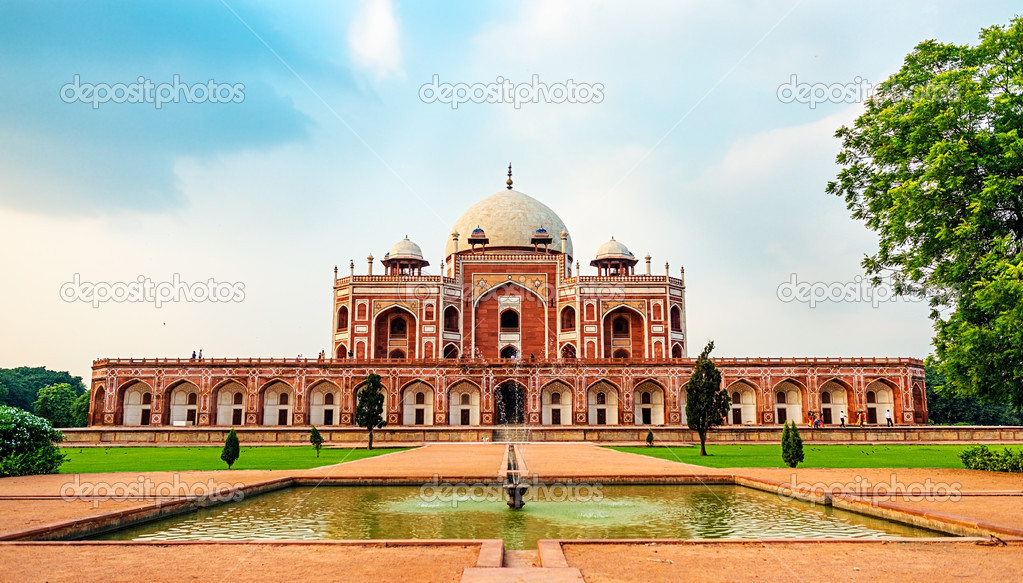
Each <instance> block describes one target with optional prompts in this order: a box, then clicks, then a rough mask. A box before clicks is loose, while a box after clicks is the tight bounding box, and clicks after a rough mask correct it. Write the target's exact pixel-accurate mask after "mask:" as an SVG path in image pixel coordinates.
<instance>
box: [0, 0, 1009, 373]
mask: <svg viewBox="0 0 1023 583" xmlns="http://www.w3.org/2000/svg"><path fill="white" fill-rule="evenodd" d="M1017 11H1018V8H1016V7H1014V6H1013V4H1011V3H1009V2H989V3H981V4H970V3H965V2H961V3H954V2H940V3H931V2H900V3H891V2H857V3H852V2H849V3H834V2H791V1H790V2H742V3H740V2H713V3H712V2H652V1H651V2H643V3H640V4H636V3H627V2H594V3H586V4H583V3H578V2H556V1H526V2H488V3H478V2H446V3H430V2H391V1H386V0H369V1H358V2H345V3H332V2H297V3H267V2H241V1H233V0H232V1H228V2H188V1H185V2H176V3H166V4H156V3H139V2H90V3H77V2H20V3H11V2H7V3H3V4H0V54H2V55H3V58H2V59H0V79H3V83H4V89H5V91H3V92H2V93H0V133H2V135H3V139H2V140H0V176H3V177H4V179H3V180H2V181H0V225H2V226H3V228H2V229H0V266H2V268H3V271H4V273H6V274H7V276H8V277H7V280H6V281H7V285H5V286H2V288H0V302H2V306H3V308H2V309H0V328H2V329H3V330H4V334H3V343H4V346H3V347H2V348H3V350H0V366H4V367H10V366H19V365H42V366H48V367H50V368H56V369H69V370H71V371H72V372H73V373H74V374H80V375H83V376H85V375H87V374H88V371H89V366H90V363H91V361H92V359H94V358H98V357H104V356H178V355H180V356H186V355H188V354H190V353H191V351H192V350H197V349H199V348H203V350H204V353H205V354H206V355H208V356H230V357H234V356H294V355H296V354H299V353H302V354H306V355H315V354H316V353H317V352H319V350H321V349H329V334H330V306H331V303H330V302H331V299H330V282H331V276H332V269H333V266H334V265H335V264H336V265H339V266H341V270H342V272H347V265H348V262H349V261H350V260H354V261H355V263H356V266H357V269H358V270H359V271H360V272H361V271H362V270H364V269H365V261H366V260H365V257H366V255H367V254H368V253H370V252H372V253H373V254H374V255H375V256H376V257H378V258H379V257H381V256H383V254H384V253H385V252H386V251H387V250H388V249H389V248H390V246H391V245H392V244H393V243H394V242H395V241H397V240H398V239H401V238H402V237H403V236H404V235H405V234H408V235H409V236H410V237H411V238H412V239H413V240H415V241H417V242H418V243H419V244H420V245H421V246H422V247H423V250H424V252H425V253H426V254H427V256H428V259H429V260H430V261H431V263H433V265H434V269H435V268H436V267H437V266H439V264H440V262H441V260H442V259H443V257H442V253H443V245H444V243H445V240H446V238H447V234H448V232H449V231H450V228H451V225H452V224H453V223H454V222H455V220H456V219H457V218H458V216H459V215H460V214H461V213H462V211H464V210H465V209H466V208H468V207H469V206H470V205H472V204H473V203H474V202H476V201H477V200H479V199H481V198H484V197H485V196H487V195H489V194H491V193H493V192H495V191H497V190H498V189H500V188H502V187H503V181H504V178H505V177H504V172H505V168H506V166H507V164H508V162H509V161H511V162H512V163H513V164H514V167H515V185H516V188H517V189H519V190H521V191H522V192H525V193H527V194H530V195H531V196H534V197H536V198H538V199H540V200H541V201H543V202H544V203H546V204H547V205H549V206H550V207H552V208H553V209H554V210H555V211H557V212H558V213H559V214H560V215H561V217H562V219H563V220H564V221H565V223H566V224H567V225H568V228H569V230H570V231H571V233H572V237H573V240H574V242H575V250H576V255H577V259H579V261H580V262H581V263H582V264H583V265H584V269H583V273H584V274H586V273H589V272H590V271H588V270H590V268H589V267H588V266H587V264H588V262H589V259H590V258H591V256H592V254H593V253H594V252H595V250H596V248H597V246H599V245H600V243H602V242H604V241H606V240H607V239H608V238H610V237H611V236H612V235H614V236H615V238H616V239H618V240H619V241H622V242H624V243H626V244H627V245H628V246H629V247H630V249H632V251H633V252H634V253H635V254H636V255H637V256H642V255H645V254H646V253H650V254H651V255H652V256H653V263H654V266H655V269H654V272H655V273H663V265H664V262H665V261H668V262H670V264H671V271H672V273H673V274H675V273H677V269H678V267H679V266H680V265H685V267H686V277H687V284H688V289H687V293H688V315H689V337H690V343H691V348H694V349H695V348H696V345H702V343H703V342H705V341H706V340H707V339H710V338H713V339H714V340H715V341H716V343H717V346H718V350H717V351H716V353H717V354H719V355H721V356H914V357H923V356H926V355H927V354H928V353H929V351H930V347H929V339H930V334H931V327H930V322H929V321H928V319H927V309H926V307H925V306H923V305H922V304H919V303H908V302H904V301H898V302H886V303H883V304H881V305H878V306H876V307H875V306H873V305H871V304H870V303H869V302H824V303H821V304H818V305H816V306H815V307H813V308H811V307H810V306H808V305H807V304H805V303H799V302H791V303H786V302H782V301H779V300H778V298H777V289H778V286H779V285H780V284H782V283H784V282H785V281H788V280H789V279H790V277H791V275H792V274H793V273H795V274H797V277H798V279H799V280H800V281H807V282H826V283H830V282H838V283H843V282H850V281H853V280H854V278H855V277H856V276H859V275H862V268H861V267H860V260H861V259H862V257H863V255H864V254H866V253H870V252H872V251H873V250H874V248H875V246H876V242H875V238H874V237H873V235H872V234H871V233H869V232H868V231H866V229H865V228H864V227H863V226H862V224H859V223H854V222H853V221H852V220H851V219H850V218H849V216H848V212H847V211H846V209H845V206H844V203H843V201H841V200H840V199H838V198H836V197H832V196H829V195H827V194H826V193H825V192H824V187H825V185H826V183H827V181H828V180H829V179H832V178H833V177H834V176H835V174H836V172H837V167H836V166H835V163H834V157H835V154H836V153H837V151H838V142H837V140H836V139H835V138H834V137H833V134H834V131H835V130H836V129H837V128H838V127H839V126H840V125H842V124H847V123H850V122H851V121H852V120H853V119H855V117H856V115H858V113H859V112H860V111H861V108H862V106H861V104H859V103H855V102H853V103H846V102H841V103H821V104H817V106H816V107H814V108H810V107H809V105H808V104H805V103H799V102H789V103H785V102H783V101H782V100H780V99H779V98H778V88H779V85H781V84H783V83H787V82H789V81H790V79H791V76H792V75H796V77H797V79H798V81H800V82H803V83H808V84H827V85H831V84H852V83H855V82H856V79H857V78H859V79H864V80H867V81H868V82H871V83H877V82H880V81H882V80H883V79H885V78H886V77H887V76H888V75H890V74H891V73H893V72H894V71H895V70H897V69H898V67H899V65H900V63H901V61H902V59H903V57H904V56H905V55H906V54H907V53H908V52H910V51H911V50H912V48H913V46H914V45H916V44H917V43H918V42H920V41H923V40H925V39H932V38H934V39H938V40H940V41H943V42H955V43H974V42H976V39H977V35H978V33H979V31H980V30H981V29H982V28H984V27H987V26H991V25H994V24H1005V23H1007V22H1008V21H1009V20H1010V19H1011V18H1012V17H1013V16H1015V14H1016V12H1017ZM75 75H78V76H79V79H80V80H81V82H82V83H93V84H101V83H106V84H109V85H114V84H116V83H133V82H135V81H136V80H137V79H138V78H139V77H143V78H145V79H148V80H150V81H151V82H152V83H153V84H160V83H167V82H171V80H172V79H173V77H174V76H175V75H177V76H178V77H179V79H180V80H181V81H182V82H184V83H187V84H190V85H193V84H206V83H207V82H209V81H210V80H213V81H214V82H215V83H218V84H227V85H230V86H234V85H236V84H242V85H244V100H243V101H242V102H240V103H170V104H165V105H164V106H163V107H162V108H160V109H156V108H155V107H154V106H153V105H152V104H146V103H134V104H132V103H112V102H110V103H104V104H101V105H100V106H99V107H98V108H93V107H92V106H91V105H90V104H88V103H82V102H73V103H66V102H65V101H64V100H62V99H61V88H62V87H63V86H65V84H67V83H70V82H71V81H72V80H73V78H74V76H75ZM434 75H437V76H438V78H439V79H440V81H441V82H444V83H452V84H455V83H468V84H471V83H477V82H479V83H491V82H494V81H495V79H496V78H497V77H499V76H501V77H504V78H507V79H510V80H511V81H512V82H514V83H522V82H529V81H530V79H532V76H533V75H537V76H538V77H539V79H540V81H541V82H543V83H546V84H564V83H567V82H568V81H569V80H572V81H574V82H577V83H589V84H601V86H602V88H603V91H602V95H603V99H602V100H601V101H600V102H599V103H595V102H590V103H574V104H572V103H527V104H524V105H522V106H521V107H519V108H515V107H514V106H513V105H511V104H503V103H501V104H494V103H489V104H488V103H482V104H476V103H466V104H462V105H461V106H460V107H458V108H457V109H454V108H452V107H450V106H449V105H447V104H444V103H439V102H435V103H424V102H423V101H422V100H421V99H420V87H421V86H422V85H423V84H424V83H429V82H430V81H431V79H432V78H433V76H434ZM378 269H379V266H378ZM76 273H77V274H80V278H81V279H82V280H85V281H92V282H119V281H121V282H123V281H134V280H135V279H136V278H137V277H138V276H140V275H141V276H145V277H149V278H151V279H152V280H153V281H168V280H170V279H171V278H172V277H173V275H174V274H179V276H180V278H181V279H182V280H186V281H206V280H208V279H210V278H213V279H215V280H217V281H221V282H241V283H244V285H245V292H246V293H245V300H244V301H242V302H236V303H212V302H205V303H185V302H183V303H174V304H168V305H164V306H163V307H160V308H156V307H155V306H153V305H151V304H144V303H116V302H107V303H104V304H102V305H100V306H99V307H98V308H94V307H92V306H91V305H89V304H87V303H83V302H66V301H63V300H62V299H61V297H60V293H59V290H60V289H61V286H62V285H63V284H64V283H65V282H67V281H70V280H71V279H72V277H73V276H74V274H76Z"/></svg>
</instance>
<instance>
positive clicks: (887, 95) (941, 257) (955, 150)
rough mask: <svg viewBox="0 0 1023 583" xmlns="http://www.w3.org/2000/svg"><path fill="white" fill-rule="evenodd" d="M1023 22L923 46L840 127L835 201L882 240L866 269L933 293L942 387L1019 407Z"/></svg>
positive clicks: (1022, 376) (899, 289)
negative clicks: (971, 41)
mask: <svg viewBox="0 0 1023 583" xmlns="http://www.w3.org/2000/svg"><path fill="white" fill-rule="evenodd" d="M1021 124H1023V18H1016V19H1014V20H1013V21H1012V22H1011V23H1010V24H1009V25H1006V26H992V27H990V28H986V29H984V30H983V31H981V34H980V42H979V43H978V44H977V45H976V46H969V45H954V44H943V43H939V42H937V41H935V40H929V41H925V42H922V43H920V44H919V45H917V46H916V48H915V49H914V50H913V52H912V53H910V54H909V55H908V56H907V57H906V58H905V61H904V63H903V66H902V68H901V69H900V70H899V71H898V72H897V73H895V74H894V75H892V76H891V77H890V78H889V79H887V80H886V81H884V82H883V83H881V84H880V85H879V86H878V87H877V88H876V91H875V93H874V94H873V95H872V96H871V98H870V99H868V100H867V103H866V110H865V112H864V113H863V114H862V115H861V116H860V117H859V118H858V119H857V120H856V121H855V123H854V124H853V126H852V127H842V128H841V129H839V130H838V132H837V133H836V136H837V137H838V138H840V139H841V141H842V150H841V152H840V153H839V155H838V158H837V160H838V163H839V164H840V165H841V166H842V167H843V168H842V169H841V171H840V172H839V174H838V177H837V179H836V180H835V181H833V182H831V183H829V184H828V188H827V190H828V192H829V193H831V194H834V195H838V196H841V197H843V198H844V199H845V201H846V205H847V207H848V208H849V210H850V211H851V213H852V216H853V218H855V219H858V220H862V221H863V222H864V223H865V224H866V226H867V227H868V228H869V229H871V230H873V231H875V232H876V233H877V235H878V237H879V245H878V251H877V253H875V254H873V255H868V256H867V257H865V259H864V260H863V266H864V268H865V269H866V271H867V273H868V274H869V275H871V276H872V277H873V279H874V281H875V283H879V282H880V280H881V279H882V278H884V277H890V278H891V280H892V283H893V284H894V289H895V292H896V293H897V294H900V295H918V296H921V297H926V298H927V299H928V300H929V302H930V306H931V318H932V320H933V321H934V327H935V336H934V339H933V344H934V347H935V356H934V357H933V358H932V363H934V364H935V365H936V366H937V367H938V368H939V369H940V371H941V372H942V373H943V374H944V375H945V378H946V379H947V384H946V385H945V391H946V392H949V393H958V394H961V395H970V396H978V397H980V398H981V399H983V400H986V401H1000V402H1008V403H1012V404H1013V405H1014V406H1015V407H1016V408H1020V407H1021V406H1023V135H1021V133H1023V128H1021Z"/></svg>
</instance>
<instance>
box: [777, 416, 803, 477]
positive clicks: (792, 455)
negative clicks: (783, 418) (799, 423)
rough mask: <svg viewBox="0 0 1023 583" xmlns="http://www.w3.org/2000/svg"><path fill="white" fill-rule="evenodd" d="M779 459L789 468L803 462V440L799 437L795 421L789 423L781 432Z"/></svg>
mask: <svg viewBox="0 0 1023 583" xmlns="http://www.w3.org/2000/svg"><path fill="white" fill-rule="evenodd" d="M781 459H782V461H784V462H785V465H787V466H788V467H790V468H794V467H796V466H797V465H799V462H801V461H803V438H802V437H800V436H799V429H797V428H796V422H795V421H789V422H788V423H786V424H785V428H784V429H782V430H781Z"/></svg>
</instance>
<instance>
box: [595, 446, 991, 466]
mask: <svg viewBox="0 0 1023 583" xmlns="http://www.w3.org/2000/svg"><path fill="white" fill-rule="evenodd" d="M967 447H970V446H968V445H889V444H875V443H864V444H855V445H841V444H836V445H815V444H814V445H811V444H803V454H804V457H805V459H804V460H803V463H801V464H799V466H800V467H806V468H962V467H963V463H962V462H961V461H959V452H961V451H962V450H964V449H966V448H967ZM1002 447H1003V446H997V445H996V446H991V449H992V450H999V449H1001V448H1002ZM611 449H614V450H618V451H624V452H628V453H638V454H642V455H649V456H652V457H658V458H663V459H666V460H671V461H676V462H684V463H687V464H697V465H701V466H708V467H711V468H783V467H785V464H784V463H782V461H781V445H780V444H750V445H717V444H708V445H707V453H708V454H710V455H708V456H707V457H700V448H699V446H697V447H612V448H611Z"/></svg>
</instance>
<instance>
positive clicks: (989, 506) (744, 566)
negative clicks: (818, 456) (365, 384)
mask: <svg viewBox="0 0 1023 583" xmlns="http://www.w3.org/2000/svg"><path fill="white" fill-rule="evenodd" d="M516 449H517V452H518V457H519V461H520V466H524V468H523V469H524V470H525V473H526V474H527V475H528V476H530V477H532V476H534V475H539V476H540V477H541V478H545V479H552V478H553V479H556V478H572V479H576V480H580V479H591V480H592V481H599V480H602V479H603V480H608V481H611V480H627V479H630V478H632V479H644V478H648V479H656V478H664V479H675V478H677V479H693V480H696V481H699V480H702V479H729V480H730V479H731V478H732V476H735V477H737V478H738V479H751V480H756V481H758V484H759V485H760V486H761V487H764V488H772V487H774V486H776V485H777V484H779V483H790V482H791V483H795V484H797V485H799V486H800V487H802V488H805V489H809V490H812V489H815V488H824V489H826V490H828V491H829V492H831V493H835V494H836V500H837V497H838V496H837V495H838V494H843V493H844V494H846V495H853V496H852V497H851V498H850V499H859V500H867V501H871V502H876V503H878V504H879V505H881V506H884V505H887V506H885V508H886V509H889V510H890V509H895V510H898V511H900V512H903V513H907V512H915V513H916V514H917V515H919V516H920V517H922V518H927V519H933V518H934V517H938V518H940V519H943V520H944V519H948V516H949V515H953V516H957V517H959V518H958V520H960V521H963V522H964V523H968V524H970V525H973V526H974V527H976V525H977V523H990V525H993V526H995V527H997V528H1001V529H1007V530H1001V531H998V530H995V532H1012V529H1014V528H1015V529H1023V477H1021V476H1019V475H1011V474H995V473H989V472H976V471H968V470H940V469H938V470H924V469H890V470H889V469H803V468H801V469H797V470H787V469H761V468H729V469H713V468H704V467H701V466H696V465H691V464H683V463H676V462H671V461H668V460H662V459H657V458H652V457H647V456H641V455H634V454H628V453H622V452H618V451H614V450H609V449H605V448H601V447H597V446H594V445H589V444H521V445H518V446H516ZM506 450H507V446H506V445H504V444H478V443H476V444H434V445H430V446H427V447H423V448H420V449H415V450H410V451H405V452H399V453H394V454H388V455H383V456H378V457H373V458H366V459H362V460H358V461H354V462H349V463H345V464H338V465H332V466H325V467H322V468H316V469H311V470H292V471H273V472H269V471H238V470H233V471H215V472H144V473H116V474H82V475H78V476H71V475H51V476H32V477H27V478H5V479H0V537H2V536H5V535H7V536H9V535H11V533H13V532H14V531H20V530H24V529H27V528H39V527H50V526H52V525H55V524H57V523H62V522H63V523H65V524H67V523H69V522H74V521H76V520H82V519H88V520H92V519H93V518H94V517H98V516H101V515H105V514H109V513H111V512H124V511H133V510H137V509H140V508H143V507H147V506H151V505H152V504H153V503H154V501H156V502H167V503H170V504H174V503H179V502H180V501H175V500H174V497H173V496H171V497H168V496H166V495H162V494H166V492H162V491H161V488H166V487H167V485H175V484H176V485H178V487H179V488H186V489H187V488H193V493H194V489H196V488H198V489H200V490H201V489H203V488H206V489H209V488H211V487H212V488H214V489H218V488H229V487H233V486H235V485H240V486H241V487H250V488H258V487H261V486H260V485H261V484H272V483H273V482H274V481H281V480H284V481H290V480H291V479H292V478H297V479H302V480H342V481H345V480H355V479H366V480H376V481H385V482H387V481H395V480H399V481H417V480H421V481H426V480H432V479H434V477H435V476H436V477H437V478H438V479H452V478H458V479H472V480H481V481H492V480H494V479H496V478H497V477H498V476H499V475H500V474H501V472H502V466H503V461H504V456H505V452H506ZM103 484H106V485H107V487H114V488H116V487H117V485H121V486H122V487H123V486H125V485H132V484H145V488H146V490H145V492H143V494H144V496H140V497H138V496H137V497H128V498H125V499H116V500H108V499H105V497H104V496H103V495H104V494H108V493H109V492H104V491H102V488H101V490H100V491H95V489H93V492H92V494H101V496H100V498H103V499H97V498H96V497H95V496H94V495H93V496H91V497H90V496H85V497H83V498H81V499H78V500H71V501H65V500H64V499H62V498H61V495H62V494H64V495H65V497H67V495H68V494H69V493H71V494H73V493H75V488H77V489H78V490H77V491H78V492H79V493H82V492H83V490H82V488H83V487H84V486H85V485H91V486H97V485H103ZM879 484H882V485H883V486H885V488H883V489H881V488H880V486H879ZM892 486H895V487H896V488H902V493H901V494H895V495H893V494H890V493H889V492H890V488H891V487H892ZM914 488H916V489H914ZM919 488H927V489H929V490H928V491H929V492H931V493H932V494H933V493H935V492H944V493H946V494H947V493H953V494H954V493H958V494H959V495H958V496H953V497H948V496H946V497H945V498H944V499H941V498H940V497H936V496H929V497H926V496H925V497H921V498H923V499H917V497H916V496H914V495H915V494H919V493H920V492H921V490H919ZM115 491H116V490H115ZM836 503H837V502H836ZM928 517H929V518H928ZM942 517H944V518H942ZM984 526H985V528H986V527H987V526H988V525H984ZM975 530H976V529H975ZM1004 538H1006V539H1007V540H1008V542H1009V544H1008V546H997V547H994V546H992V547H988V546H983V545H979V544H977V542H978V541H964V540H963V539H959V542H955V541H949V540H946V541H941V542H926V541H913V542H911V543H910V542H898V543H893V542H891V541H887V542H879V541H872V542H853V541H839V542H822V541H812V542H800V541H785V542H770V543H752V542H740V543H737V542H734V541H733V542H729V541H702V542H698V543H693V542H686V543H665V542H658V543H657V544H654V545H650V544H622V543H608V542H600V543H596V544H593V543H584V542H571V541H566V542H565V543H564V544H563V545H561V544H559V543H556V542H555V543H552V546H549V548H556V549H557V550H556V552H549V553H547V554H546V556H547V560H543V556H544V553H543V552H541V553H540V556H539V557H538V559H539V560H538V561H536V562H539V563H540V564H541V565H542V567H544V568H543V569H541V568H537V567H532V566H530V565H531V564H532V563H534V561H532V559H530V556H527V555H509V556H508V559H507V566H508V567H509V569H507V570H504V569H502V570H501V573H498V572H496V571H493V572H492V571H490V570H489V568H487V567H486V566H485V565H484V566H479V565H478V564H477V563H478V561H482V559H480V557H481V556H482V555H483V554H485V553H483V552H482V551H481V550H480V549H481V547H479V546H474V545H473V544H470V543H461V546H458V545H454V546H452V544H450V543H447V544H440V545H430V544H428V543H417V544H416V546H415V547H414V548H408V547H380V546H379V545H377V546H374V545H372V544H367V543H363V544H362V545H361V546H360V545H350V546H348V547H343V549H342V546H338V545H337V543H329V542H323V543H301V544H287V543H246V544H234V545H223V546H221V545H217V550H216V552H215V553H211V552H210V549H211V547H212V546H213V545H211V544H205V543H190V544H188V545H184V546H180V545H163V544H160V545H151V546H144V545H138V544H134V543H84V542H82V543H79V542H76V543H56V544H41V543H31V544H24V543H0V564H3V565H5V568H8V566H10V567H9V568H8V570H6V571H4V572H3V573H2V574H0V579H11V580H28V579H34V578H38V575H39V574H40V573H46V575H47V577H48V578H49V579H50V580H58V581H59V580H75V581H83V580H84V581H89V580H97V579H104V580H108V581H118V580H137V579H142V578H145V579H153V580H178V579H181V578H198V579H203V580H206V579H224V578H228V579H231V580H243V581H245V580H278V579H290V580H294V579H300V578H312V577H318V578H324V577H326V578H335V577H339V576H341V575H342V573H341V572H339V571H338V569H339V567H338V565H345V567H344V569H345V571H344V575H350V576H352V578H355V579H368V578H373V579H378V580H438V581H444V580H450V581H454V580H459V579H460V578H463V580H465V581H473V580H477V581H484V580H500V579H501V578H502V577H501V576H502V575H504V576H505V577H504V578H505V579H507V578H509V577H511V578H513V579H514V578H519V579H520V580H543V579H544V578H545V577H547V576H550V577H554V576H557V577H562V578H567V579H566V580H578V577H579V575H578V574H579V573H580V572H581V573H582V576H583V577H584V578H585V580H586V581H591V582H592V581H612V580H636V581H661V580H663V581H668V580H672V581H674V580H706V581H712V580H714V581H716V580H736V579H748V578H750V577H751V576H755V577H757V578H758V579H759V580H764V581H773V580H779V581H780V580H785V581H786V582H788V581H814V580H835V579H843V580H851V581H859V580H864V581H865V580H873V581H876V580H879V579H882V578H884V579H886V580H905V581H916V580H925V579H926V580H929V581H935V580H942V579H945V578H948V577H952V576H962V577H966V578H974V579H988V580H995V579H1004V578H1005V575H1006V574H1007V573H1018V572H1019V571H1020V570H1023V543H1021V542H1019V541H1013V540H1011V539H1009V537H1008V536H1005V537H1004ZM129 549H130V550H129ZM562 549H563V550H562ZM551 557H556V560H554V559H551ZM822 558H824V559H826V560H823V559H822ZM491 563H493V561H491ZM496 564H498V565H499V564H501V560H500V559H498V560H497V563H496ZM474 565H476V566H474ZM55 566H56V567H58V568H57V569H56V570H55ZM494 567H496V565H494ZM494 567H490V568H494ZM512 568H514V570H513V569H512ZM63 569H68V571H67V572H65V571H64V570H63ZM548 569H553V570H548ZM33 575H34V576H33ZM118 577H120V579H118ZM495 578H496V579H495Z"/></svg>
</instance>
